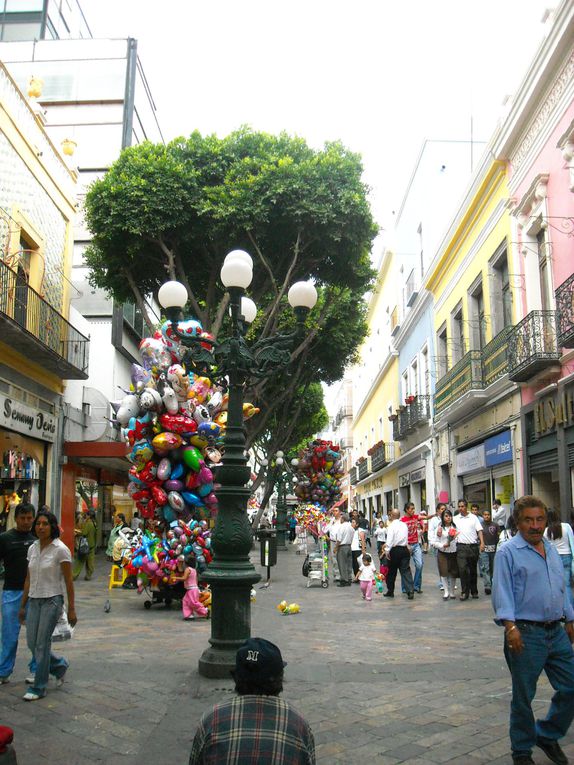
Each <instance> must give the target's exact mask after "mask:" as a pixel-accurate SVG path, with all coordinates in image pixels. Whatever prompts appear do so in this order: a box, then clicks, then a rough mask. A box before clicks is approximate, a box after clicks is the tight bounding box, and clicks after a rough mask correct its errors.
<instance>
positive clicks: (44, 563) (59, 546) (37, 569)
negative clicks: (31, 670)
mask: <svg viewBox="0 0 574 765" xmlns="http://www.w3.org/2000/svg"><path fill="white" fill-rule="evenodd" d="M32 531H33V532H34V533H35V534H36V536H37V537H38V540H37V541H36V542H34V544H32V545H30V547H29V548H28V574H27V576H26V582H25V584H24V593H23V595H22V604H21V608H20V612H19V614H18V617H19V619H20V623H21V624H24V622H26V636H27V640H28V647H29V649H30V650H31V651H32V654H33V656H34V658H35V659H36V675H35V677H34V683H33V685H32V687H31V688H30V689H29V690H28V691H27V693H26V694H25V695H24V697H23V698H24V700H25V701H37V700H38V699H42V698H43V697H44V696H45V695H46V686H47V685H48V677H49V675H54V676H55V678H56V684H57V685H58V686H61V685H62V683H63V682H64V675H65V674H66V670H67V669H68V662H67V661H66V659H65V658H64V657H63V656H55V655H54V654H53V653H52V652H51V650H50V648H51V643H52V633H53V632H54V628H55V626H56V623H57V621H58V619H59V618H60V614H61V613H62V609H63V607H64V589H65V590H66V594H67V596H68V621H69V623H70V626H72V627H73V626H74V625H75V624H76V622H77V618H76V610H75V607H74V583H73V580H72V556H71V554H70V551H69V549H68V548H67V547H66V545H65V544H64V543H63V542H62V541H61V540H60V539H59V536H60V527H59V526H58V519H57V518H56V516H55V515H54V513H50V512H47V511H45V512H39V513H38V515H37V516H36V518H35V520H34V524H33V526H32ZM28 601H29V602H28ZM27 602H28V614H26V603H27Z"/></svg>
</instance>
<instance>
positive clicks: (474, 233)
mask: <svg viewBox="0 0 574 765" xmlns="http://www.w3.org/2000/svg"><path fill="white" fill-rule="evenodd" d="M508 197H509V194H508V186H507V176H506V165H505V163H503V162H497V161H493V160H492V158H491V156H490V155H489V153H488V152H487V153H486V154H485V158H484V160H483V165H482V167H481V168H479V170H478V171H477V172H476V173H475V176H474V180H473V184H472V186H471V188H470V190H469V191H468V192H467V194H466V196H465V198H464V199H463V202H462V204H461V206H460V207H459V210H458V212H457V214H456V215H455V217H454V219H453V222H452V224H451V227H450V229H449V231H448V233H447V235H446V237H445V238H444V240H443V242H442V244H441V246H440V248H439V250H438V252H437V254H436V256H435V258H434V261H433V263H432V264H431V267H430V269H429V271H428V273H427V275H426V280H425V284H424V287H425V288H426V289H427V290H429V291H430V292H431V293H432V295H433V301H434V333H435V338H434V340H435V342H434V347H435V356H434V374H435V376H436V384H435V393H434V439H435V449H434V454H435V480H436V486H437V494H438V499H439V500H441V501H447V502H456V500H457V499H458V498H459V497H463V496H464V497H465V498H466V499H468V500H469V502H476V503H477V504H478V505H479V507H480V509H481V510H483V509H485V508H490V507H491V504H492V500H493V499H494V498H495V497H498V498H500V499H502V501H503V504H504V505H506V506H508V507H510V504H511V502H512V501H513V499H514V496H516V488H517V484H518V483H519V479H518V476H519V471H518V468H517V466H516V465H517V459H514V460H513V456H514V457H517V456H518V455H519V454H520V451H521V446H522V444H521V438H520V428H519V414H520V392H519V389H518V387H517V385H516V384H514V383H512V382H511V381H509V379H508V374H507V373H508V337H509V333H510V331H511V329H512V326H513V324H514V322H515V319H516V313H517V306H518V300H519V298H520V279H519V278H518V277H517V276H516V273H517V269H516V267H515V265H514V264H515V260H516V253H515V252H514V245H513V240H514V237H513V235H512V222H511V217H510V213H509V199H508Z"/></svg>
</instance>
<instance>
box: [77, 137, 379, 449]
mask: <svg viewBox="0 0 574 765" xmlns="http://www.w3.org/2000/svg"><path fill="white" fill-rule="evenodd" d="M361 175H362V166H361V161H360V158H359V156H358V155H356V154H354V153H352V152H350V151H348V150H347V149H346V148H345V147H344V146H342V145H341V144H340V143H329V144H326V145H325V147H324V148H323V149H321V150H315V149H313V148H311V147H309V146H308V145H307V144H306V143H305V141H304V140H302V139H300V138H294V137H291V136H289V135H287V134H285V133H282V134H280V135H278V136H272V135H268V134H266V133H259V132H254V131H252V130H250V129H249V128H242V129H240V130H239V131H237V132H234V133H232V134H230V135H229V136H227V137H226V138H221V139H220V138H218V137H216V136H213V135H211V136H205V137H204V136H202V135H200V134H199V133H197V132H195V133H193V134H192V135H191V136H190V137H189V138H187V139H184V138H179V139H177V140H175V141H173V142H171V143H170V144H168V145H167V146H164V145H154V144H151V143H144V144H141V145H139V146H134V147H131V148H128V149H125V150H124V151H123V152H122V154H121V156H120V158H119V159H118V160H117V161H116V162H115V163H114V165H113V166H112V167H111V168H110V170H109V171H108V173H107V174H106V175H105V176H104V177H103V178H101V179H99V180H97V181H95V182H94V183H93V184H92V186H91V187H90V189H89V191H88V194H87V197H86V205H85V207H86V220H87V224H88V227H89V229H90V230H91V232H92V234H93V240H92V243H91V245H90V246H89V247H88V249H87V251H86V262H87V265H88V266H89V267H90V269H91V282H92V284H93V285H94V286H96V287H100V288H103V289H105V290H106V291H107V292H108V293H109V294H110V295H111V296H113V297H114V298H115V299H116V300H118V301H120V302H136V304H137V305H138V306H139V307H140V309H141V310H142V313H143V314H144V317H146V320H147V321H148V324H149V326H150V328H151V326H152V324H153V322H152V319H151V317H150V315H149V311H148V310H147V306H146V301H145V296H146V295H149V294H155V293H157V290H158V288H159V287H160V286H161V284H162V283H163V282H164V281H166V279H168V278H170V279H177V280H179V281H181V282H183V283H184V284H185V285H186V287H187V288H188V293H189V296H190V299H189V303H188V306H187V309H188V313H189V314H190V315H193V316H195V317H196V318H197V319H199V320H200V321H201V323H202V324H203V326H204V328H205V329H207V330H210V331H211V332H213V333H214V334H215V335H216V336H217V335H218V333H219V332H220V330H222V328H223V330H224V329H225V323H226V321H228V319H227V311H226V310H225V308H226V305H227V299H226V296H225V291H224V288H223V286H222V285H221V283H220V281H219V271H220V269H221V265H222V262H223V258H224V257H225V255H226V253H227V252H229V251H230V250H232V249H236V248H241V249H245V250H247V251H248V252H250V253H251V255H252V256H253V259H254V271H253V275H254V278H253V282H252V284H251V286H250V288H249V295H250V296H251V297H252V298H253V300H254V301H255V302H256V304H257V306H258V308H259V314H258V318H257V320H256V322H255V323H254V326H253V327H252V329H251V335H252V336H253V337H257V338H264V337H268V336H273V335H274V334H276V333H277V332H279V331H283V330H287V329H292V328H293V326H294V318H293V315H292V313H291V311H290V309H289V306H288V303H287V299H286V294H287V291H288V288H289V286H290V285H291V284H292V283H293V282H294V281H297V280H298V279H308V278H310V277H311V278H313V279H314V280H315V283H316V285H317V287H318V290H319V302H318V305H317V306H316V307H315V309H314V310H313V312H312V313H311V315H310V316H309V318H308V322H307V329H306V332H305V334H304V335H303V337H302V339H301V342H300V343H299V344H298V346H297V347H296V348H295V349H294V350H293V353H292V364H291V368H290V372H289V375H287V374H286V373H282V374H277V375H275V376H273V377H271V378H270V379H268V380H266V381H263V382H261V383H259V384H257V385H252V386H251V387H250V389H249V390H248V391H247V395H248V397H249V398H251V399H252V400H253V401H254V402H256V403H257V404H258V405H259V406H261V408H262V410H263V411H262V414H261V415H260V416H259V417H258V418H254V420H253V421H250V433H249V438H250V443H253V442H255V441H256V440H257V439H259V438H261V437H263V436H264V434H265V433H266V432H269V431H270V430H271V429H272V428H275V430H276V431H277V430H278V429H279V427H280V426H279V423H280V422H283V418H285V417H290V418H291V421H294V420H297V418H298V417H301V416H302V413H303V408H304V407H303V403H304V402H306V401H308V400H310V398H309V395H310V394H309V393H308V391H309V386H310V385H311V384H312V383H314V382H318V381H324V382H328V383H329V382H333V381H335V380H337V379H340V377H341V375H342V373H343V370H344V368H345V365H346V364H347V363H349V362H350V361H351V360H352V359H353V356H354V354H355V352H356V348H357V347H358V345H359V344H360V342H361V341H362V339H363V338H364V336H365V333H366V322H365V311H364V306H363V303H362V299H361V298H362V295H363V293H364V292H366V291H367V290H368V288H369V287H370V285H371V282H372V279H373V276H374V274H373V271H372V268H371V265H370V248H371V244H372V240H373V239H374V236H375V234H376V226H375V224H374V221H373V218H372V215H371V211H370V209H369V205H368V201H367V188H366V187H365V185H364V183H363V182H362V179H361ZM301 392H303V395H301ZM297 422H298V421H297ZM293 427H294V429H295V427H299V425H298V424H297V425H294V426H293ZM292 435H293V434H292V433H291V434H289V436H287V435H285V438H288V439H290V438H291V437H292ZM278 448H279V447H278Z"/></svg>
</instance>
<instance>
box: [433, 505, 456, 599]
mask: <svg viewBox="0 0 574 765" xmlns="http://www.w3.org/2000/svg"><path fill="white" fill-rule="evenodd" d="M457 534H458V532H457V530H456V526H455V525H454V523H453V520H452V512H451V511H450V510H443V511H442V513H441V516H440V525H439V526H438V528H437V530H436V536H434V537H433V547H435V548H436V549H437V560H438V571H439V574H440V580H441V583H442V586H443V595H442V599H443V601H445V600H448V599H449V598H450V599H451V600H454V598H455V594H454V589H455V584H456V579H457V578H458V577H459V572H458V564H457V562H456V537H457Z"/></svg>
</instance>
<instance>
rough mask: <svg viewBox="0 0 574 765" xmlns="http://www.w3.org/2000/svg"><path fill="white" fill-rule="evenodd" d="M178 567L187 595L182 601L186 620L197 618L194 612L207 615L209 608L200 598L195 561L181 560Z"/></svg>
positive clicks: (180, 579)
mask: <svg viewBox="0 0 574 765" xmlns="http://www.w3.org/2000/svg"><path fill="white" fill-rule="evenodd" d="M177 569H178V571H180V572H181V573H182V576H180V577H178V579H179V581H180V582H183V586H184V589H185V595H184V597H183V600H182V601H181V610H182V611H183V618H184V619H185V621H191V620H192V619H195V616H194V614H195V613H196V614H197V615H198V616H207V613H208V612H207V608H206V607H205V606H204V605H203V603H202V602H201V601H200V600H199V587H198V586H197V572H196V570H195V561H193V560H192V559H190V558H187V559H186V560H179V561H178V563H177Z"/></svg>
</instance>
